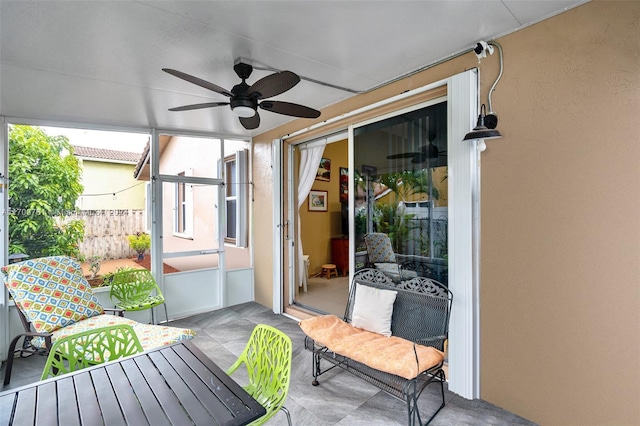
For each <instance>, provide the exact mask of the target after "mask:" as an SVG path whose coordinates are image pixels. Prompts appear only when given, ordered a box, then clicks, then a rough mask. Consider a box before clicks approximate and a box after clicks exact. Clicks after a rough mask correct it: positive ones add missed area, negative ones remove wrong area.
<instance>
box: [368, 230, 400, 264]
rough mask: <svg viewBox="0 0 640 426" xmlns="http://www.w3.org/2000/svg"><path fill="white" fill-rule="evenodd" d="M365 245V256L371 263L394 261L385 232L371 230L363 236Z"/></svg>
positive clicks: (394, 257) (391, 247)
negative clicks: (371, 231)
mask: <svg viewBox="0 0 640 426" xmlns="http://www.w3.org/2000/svg"><path fill="white" fill-rule="evenodd" d="M364 242H365V244H366V245H367V256H368V257H369V262H371V263H395V262H396V255H395V253H394V252H393V246H391V240H390V239H389V236H388V235H387V234H383V233H381V232H373V233H371V234H367V235H365V236H364Z"/></svg>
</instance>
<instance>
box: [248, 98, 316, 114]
mask: <svg viewBox="0 0 640 426" xmlns="http://www.w3.org/2000/svg"><path fill="white" fill-rule="evenodd" d="M258 106H259V107H260V108H262V109H264V110H267V111H271V112H275V113H278V114H284V115H290V116H293V117H303V118H318V117H320V111H318V110H316V109H313V108H309V107H306V106H304V105H298V104H292V103H291V102H282V101H262V102H261V103H260V105H258Z"/></svg>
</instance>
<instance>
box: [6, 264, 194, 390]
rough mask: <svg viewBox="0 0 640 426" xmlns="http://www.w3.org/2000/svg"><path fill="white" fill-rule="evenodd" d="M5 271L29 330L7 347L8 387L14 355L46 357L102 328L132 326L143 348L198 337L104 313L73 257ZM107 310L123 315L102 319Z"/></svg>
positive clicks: (11, 292)
mask: <svg viewBox="0 0 640 426" xmlns="http://www.w3.org/2000/svg"><path fill="white" fill-rule="evenodd" d="M2 272H3V273H4V275H5V285H6V287H7V289H8V290H9V294H10V295H11V298H12V299H13V301H14V303H15V304H16V307H17V308H18V309H17V312H18V316H19V317H20V320H21V321H22V325H23V326H24V330H25V331H24V333H21V334H19V335H17V336H16V337H14V338H13V340H12V341H11V343H10V344H9V353H8V356H7V365H6V367H5V375H4V384H5V385H6V384H8V383H9V380H10V379H11V368H12V366H13V357H14V355H15V353H16V352H19V353H20V355H22V354H24V353H34V352H38V351H41V352H44V353H47V352H48V351H49V350H51V346H52V344H53V342H54V341H55V340H56V339H58V338H62V337H67V336H69V335H72V334H76V333H81V332H84V331H87V330H92V329H95V328H98V327H106V326H112V325H119V324H127V325H131V326H132V327H133V329H134V330H135V333H136V335H137V336H138V337H139V338H140V342H141V343H142V347H143V349H144V350H149V349H153V348H157V347H160V346H164V345H167V344H171V343H175V342H178V341H181V340H186V339H191V338H193V336H195V332H194V331H193V330H189V329H181V328H175V327H163V326H159V325H150V324H141V323H138V322H136V321H133V320H130V319H127V318H124V317H123V316H122V312H123V311H122V310H113V309H104V308H103V307H102V306H101V305H100V302H99V300H98V299H97V297H96V296H95V295H94V294H93V291H92V290H91V286H90V285H89V284H88V283H87V281H86V280H85V278H84V275H83V273H82V268H81V267H80V264H79V263H78V262H77V261H76V260H74V259H71V258H69V257H65V256H54V257H44V258H39V259H31V260H25V261H24V262H20V263H14V264H11V265H8V266H4V267H2ZM105 311H113V312H116V313H119V315H120V316H117V315H104V314H105ZM23 337H24V339H23V344H22V348H21V349H18V350H17V351H16V349H15V348H16V345H17V343H18V341H19V340H20V339H21V338H23Z"/></svg>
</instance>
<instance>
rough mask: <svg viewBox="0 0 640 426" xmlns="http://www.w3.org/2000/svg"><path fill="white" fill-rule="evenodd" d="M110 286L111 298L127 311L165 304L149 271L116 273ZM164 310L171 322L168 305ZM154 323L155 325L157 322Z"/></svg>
mask: <svg viewBox="0 0 640 426" xmlns="http://www.w3.org/2000/svg"><path fill="white" fill-rule="evenodd" d="M110 286H111V289H110V291H109V298H110V299H111V301H112V302H113V303H114V304H115V305H116V306H117V307H118V308H121V309H124V310H125V311H142V310H145V309H151V308H153V307H155V306H158V305H161V304H163V303H165V300H164V296H163V295H162V292H161V291H160V287H158V284H156V280H155V279H154V278H153V275H152V274H151V271H149V270H148V269H134V270H129V271H121V272H116V273H114V274H113V276H112V277H111V278H110ZM164 309H165V317H166V320H167V321H169V317H168V314H167V306H166V304H165V307H164ZM152 312H153V311H152ZM152 322H153V323H154V324H155V320H153V321H152Z"/></svg>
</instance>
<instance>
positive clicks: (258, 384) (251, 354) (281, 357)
mask: <svg viewBox="0 0 640 426" xmlns="http://www.w3.org/2000/svg"><path fill="white" fill-rule="evenodd" d="M291 350H292V349H291V339H290V338H289V337H288V336H287V335H286V334H284V333H283V332H282V331H280V330H278V329H276V328H274V327H271V326H268V325H265V324H258V325H257V326H256V327H255V328H254V329H253V332H252V333H251V337H250V338H249V341H248V342H247V345H246V346H245V348H244V350H243V351H242V354H241V355H240V357H239V358H238V360H237V361H236V362H235V363H234V364H233V365H232V366H231V367H229V369H228V370H227V374H229V375H231V374H232V373H233V372H234V371H236V370H237V369H238V367H240V365H241V364H244V365H245V367H246V369H247V373H248V378H249V384H248V385H246V386H244V389H245V390H246V391H247V392H248V393H249V394H250V395H251V396H253V397H254V398H255V399H256V400H257V401H258V402H259V403H260V404H262V406H263V407H264V408H266V410H267V414H265V415H264V416H262V417H260V418H259V419H258V420H255V421H254V422H253V423H250V425H252V426H256V425H261V424H263V423H265V422H266V421H267V420H269V419H270V418H271V417H273V416H274V415H275V414H276V413H277V412H278V410H283V411H284V413H285V414H286V415H287V421H288V422H289V425H291V416H290V415H289V412H288V411H287V409H286V408H285V407H284V401H285V399H286V398H287V393H288V392H289V382H290V379H291Z"/></svg>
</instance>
